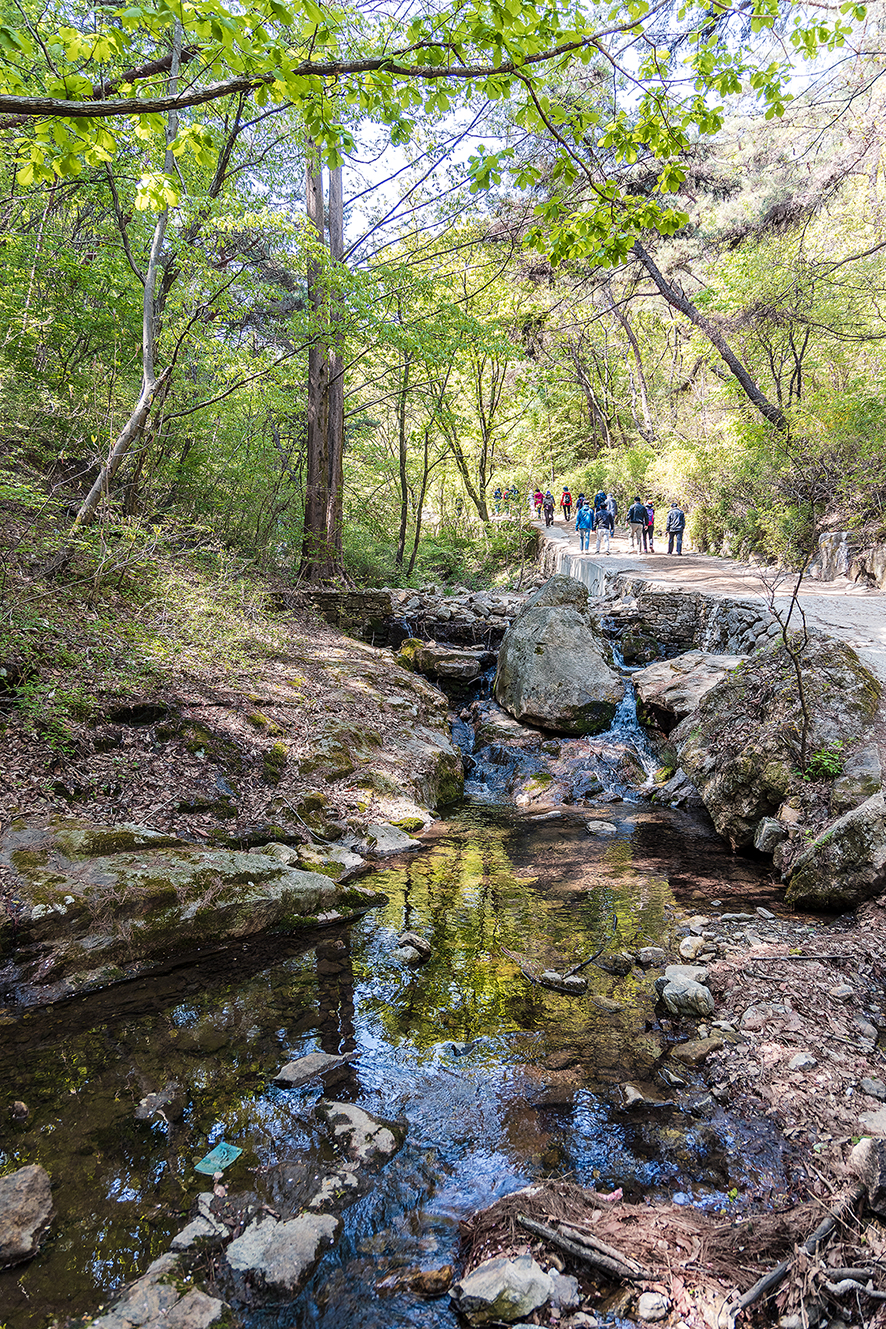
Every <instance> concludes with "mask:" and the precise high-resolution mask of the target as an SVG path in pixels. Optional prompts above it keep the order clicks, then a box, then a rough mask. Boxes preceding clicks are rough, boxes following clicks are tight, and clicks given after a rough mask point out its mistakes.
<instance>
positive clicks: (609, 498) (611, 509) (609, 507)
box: [606, 494, 618, 530]
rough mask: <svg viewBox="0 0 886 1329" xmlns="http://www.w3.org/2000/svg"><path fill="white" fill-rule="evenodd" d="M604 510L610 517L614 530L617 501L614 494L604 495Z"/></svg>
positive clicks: (616, 516)
mask: <svg viewBox="0 0 886 1329" xmlns="http://www.w3.org/2000/svg"><path fill="white" fill-rule="evenodd" d="M606 511H607V512H608V513H609V515H610V517H611V518H612V529H613V530H615V523H616V521H617V520H618V503H617V502H616V500H615V495H614V494H607V495H606Z"/></svg>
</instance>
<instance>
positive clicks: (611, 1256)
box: [517, 1214, 652, 1283]
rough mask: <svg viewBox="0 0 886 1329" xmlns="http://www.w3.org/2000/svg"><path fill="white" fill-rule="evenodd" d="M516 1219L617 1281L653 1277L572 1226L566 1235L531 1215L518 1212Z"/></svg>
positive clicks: (529, 1229) (554, 1244) (636, 1281)
mask: <svg viewBox="0 0 886 1329" xmlns="http://www.w3.org/2000/svg"><path fill="white" fill-rule="evenodd" d="M517 1222H518V1223H519V1224H520V1226H521V1227H524V1228H525V1229H526V1231H527V1232H532V1233H533V1234H534V1235H535V1236H536V1237H541V1238H542V1239H543V1240H544V1241H548V1242H550V1243H551V1245H552V1246H557V1247H558V1248H559V1249H560V1250H561V1251H565V1252H566V1254H567V1255H572V1256H573V1257H574V1258H575V1259H577V1260H583V1261H584V1262H585V1263H586V1264H590V1265H593V1266H594V1268H595V1269H599V1270H600V1271H601V1272H602V1273H604V1274H607V1275H608V1276H609V1277H610V1278H614V1279H615V1280H616V1281H617V1282H619V1283H642V1282H645V1281H646V1280H647V1279H650V1278H652V1274H650V1273H649V1271H648V1270H647V1269H644V1268H643V1266H642V1265H639V1264H638V1263H637V1261H636V1260H632V1259H631V1257H630V1256H629V1255H625V1254H624V1253H623V1252H622V1251H619V1250H616V1249H615V1247H614V1246H607V1245H606V1243H605V1242H603V1241H598V1240H597V1239H596V1238H592V1237H588V1236H587V1235H586V1234H585V1233H583V1232H578V1231H577V1230H576V1229H575V1228H569V1229H567V1230H568V1231H569V1232H570V1233H571V1234H572V1235H570V1236H567V1235H565V1233H564V1232H561V1231H557V1229H556V1228H552V1227H548V1226H547V1224H545V1223H539V1222H537V1221H536V1220H535V1219H534V1218H527V1217H526V1215H525V1214H518V1215H517Z"/></svg>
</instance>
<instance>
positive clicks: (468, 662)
mask: <svg viewBox="0 0 886 1329" xmlns="http://www.w3.org/2000/svg"><path fill="white" fill-rule="evenodd" d="M481 612H482V611H481ZM439 617H440V615H439V614H438V618H439ZM483 656H484V652H482V651H459V650H454V649H453V648H452V647H451V646H438V645H437V643H436V642H428V643H426V644H425V645H423V646H420V647H419V648H418V650H417V651H416V652H415V654H414V655H413V657H412V658H413V661H414V663H415V668H416V669H417V670H418V671H419V673H421V674H430V675H431V677H432V678H452V679H461V680H462V681H463V682H470V680H471V679H474V678H479V677H480V675H481V674H482V672H483Z"/></svg>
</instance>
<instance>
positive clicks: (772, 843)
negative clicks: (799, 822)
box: [754, 817, 787, 854]
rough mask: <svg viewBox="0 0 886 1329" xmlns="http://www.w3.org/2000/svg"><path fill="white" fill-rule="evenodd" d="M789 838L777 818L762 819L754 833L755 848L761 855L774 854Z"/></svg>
mask: <svg viewBox="0 0 886 1329" xmlns="http://www.w3.org/2000/svg"><path fill="white" fill-rule="evenodd" d="M786 838H787V831H786V830H785V828H784V826H783V825H782V823H781V822H780V821H778V820H777V819H776V818H775V817H761V818H760V820H759V821H758V822H757V829H756V830H755V831H754V848H755V849H759V850H760V853H761V854H774V853H775V851H776V849H777V848H778V846H779V845H780V844H782V843H783V842H784V840H785V839H786Z"/></svg>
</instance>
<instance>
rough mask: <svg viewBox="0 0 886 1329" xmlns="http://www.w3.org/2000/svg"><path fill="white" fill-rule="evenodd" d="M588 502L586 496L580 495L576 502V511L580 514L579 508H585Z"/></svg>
mask: <svg viewBox="0 0 886 1329" xmlns="http://www.w3.org/2000/svg"><path fill="white" fill-rule="evenodd" d="M586 502H587V500H586V499H585V496H584V494H579V496H578V498H577V499H576V501H575V510H576V512H578V510H579V508H583V507H584V506H585V504H586Z"/></svg>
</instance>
